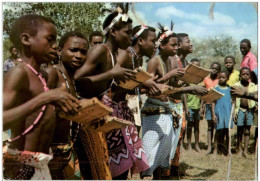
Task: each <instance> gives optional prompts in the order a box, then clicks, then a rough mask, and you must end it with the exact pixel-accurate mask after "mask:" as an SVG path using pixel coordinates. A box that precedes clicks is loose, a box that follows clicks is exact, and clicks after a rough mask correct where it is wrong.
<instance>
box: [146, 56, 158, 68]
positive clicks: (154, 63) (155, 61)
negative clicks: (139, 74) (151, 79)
mask: <svg viewBox="0 0 260 181" xmlns="http://www.w3.org/2000/svg"><path fill="white" fill-rule="evenodd" d="M158 64H159V59H158V56H153V57H152V58H151V59H150V60H149V61H148V66H149V65H158Z"/></svg>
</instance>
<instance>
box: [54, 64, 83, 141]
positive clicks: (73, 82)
mask: <svg viewBox="0 0 260 181" xmlns="http://www.w3.org/2000/svg"><path fill="white" fill-rule="evenodd" d="M58 70H59V72H60V73H61V75H62V76H63V78H64V80H65V82H66V86H67V89H68V91H69V93H70V94H72V92H71V91H70V85H69V82H68V79H67V77H66V75H65V74H64V73H63V72H62V71H61V70H60V69H58ZM72 84H73V87H74V90H75V93H76V97H77V98H80V96H79V95H78V93H77V90H76V86H75V81H74V80H72ZM72 124H73V122H72V121H70V137H71V138H72ZM79 127H80V124H77V129H76V133H75V137H74V139H73V140H72V142H75V141H76V138H77V136H78V133H79Z"/></svg>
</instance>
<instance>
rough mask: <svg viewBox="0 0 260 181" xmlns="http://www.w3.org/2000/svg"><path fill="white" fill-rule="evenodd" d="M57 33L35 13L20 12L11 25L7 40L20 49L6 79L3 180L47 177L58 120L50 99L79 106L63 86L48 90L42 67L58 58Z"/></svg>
mask: <svg viewBox="0 0 260 181" xmlns="http://www.w3.org/2000/svg"><path fill="white" fill-rule="evenodd" d="M56 34H57V33H56V28H55V25H54V22H53V21H52V20H51V19H49V18H46V17H43V16H39V15H25V16H21V17H20V18H18V19H17V20H16V21H15V22H14V24H13V26H12V28H11V32H10V39H11V41H12V43H13V44H14V45H15V46H16V47H17V49H18V50H19V52H20V56H21V59H20V62H21V63H19V64H18V65H17V66H16V67H14V68H13V69H12V70H10V72H9V73H8V74H7V75H6V77H5V79H4V90H3V92H4V96H3V99H4V104H3V107H4V116H3V121H4V124H3V127H4V130H6V129H9V128H10V129H11V131H12V138H11V140H9V141H8V142H7V145H6V146H4V148H3V153H4V155H3V160H4V166H3V167H4V173H3V175H4V178H6V179H12V180H17V179H22V180H30V179H31V180H37V179H39V180H44V179H47V180H50V179H51V176H50V172H49V168H48V162H49V161H50V160H51V159H52V153H51V150H50V144H51V141H52V137H53V133H54V128H55V125H56V120H55V111H54V107H53V106H51V105H50V104H51V103H52V104H53V103H55V104H56V105H59V106H60V107H61V108H62V109H63V111H65V112H68V111H74V112H77V111H78V108H77V107H78V106H79V103H78V101H77V99H76V98H74V97H73V96H71V95H69V94H68V93H66V92H65V90H66V89H65V85H63V86H62V87H61V88H58V89H55V90H51V91H48V87H47V86H46V82H45V78H46V72H44V71H43V70H41V69H40V66H41V64H42V63H49V62H50V61H51V60H53V59H54V58H55V57H56V49H57V46H56V43H55V42H56ZM42 74H43V75H44V77H45V78H44V77H43V75H42ZM24 130H25V131H24ZM14 163H15V164H14Z"/></svg>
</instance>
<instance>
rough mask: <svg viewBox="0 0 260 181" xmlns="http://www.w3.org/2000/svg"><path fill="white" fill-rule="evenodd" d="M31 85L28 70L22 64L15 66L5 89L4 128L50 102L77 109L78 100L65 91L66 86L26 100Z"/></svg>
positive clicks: (6, 81)
mask: <svg viewBox="0 0 260 181" xmlns="http://www.w3.org/2000/svg"><path fill="white" fill-rule="evenodd" d="M21 82H22V83H21ZM29 86H30V82H29V78H28V75H27V72H26V70H25V69H24V68H23V67H21V66H19V67H17V68H15V69H14V70H12V72H10V74H8V75H7V76H6V78H5V80H4V89H3V94H4V96H3V109H4V112H3V125H4V129H8V128H9V127H10V125H11V124H12V123H13V122H15V121H19V120H21V118H25V117H26V116H28V115H30V114H31V113H32V112H34V111H35V110H37V109H39V108H40V107H41V106H43V105H45V104H48V103H50V102H56V103H57V104H58V105H59V106H60V107H62V109H63V110H64V111H66V112H67V111H72V110H75V111H77V107H78V106H79V103H78V100H77V99H76V98H74V97H73V96H71V95H69V94H68V93H66V92H65V91H64V89H65V88H66V87H65V86H63V87H62V88H60V89H55V90H51V91H47V92H43V93H41V94H39V95H38V96H36V97H34V98H32V99H30V100H26V99H25V98H24V97H25V95H24V94H25V93H27V92H28V91H29Z"/></svg>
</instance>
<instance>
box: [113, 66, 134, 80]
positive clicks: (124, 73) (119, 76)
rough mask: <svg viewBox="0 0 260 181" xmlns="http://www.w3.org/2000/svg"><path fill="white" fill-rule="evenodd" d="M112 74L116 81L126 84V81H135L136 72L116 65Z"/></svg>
mask: <svg viewBox="0 0 260 181" xmlns="http://www.w3.org/2000/svg"><path fill="white" fill-rule="evenodd" d="M111 72H112V74H113V77H114V78H115V80H117V81H122V82H125V80H130V79H135V74H136V72H134V71H133V70H130V69H126V68H123V67H121V66H120V65H119V64H116V65H115V66H114V67H113V68H112V69H111Z"/></svg>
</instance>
